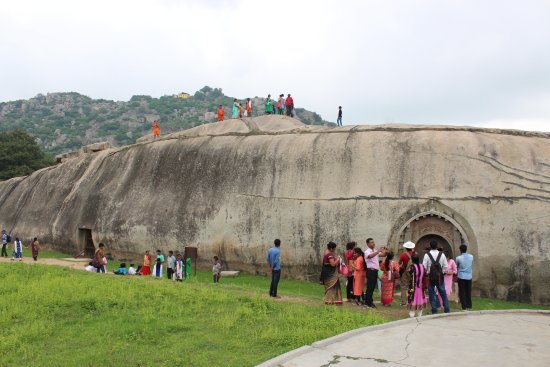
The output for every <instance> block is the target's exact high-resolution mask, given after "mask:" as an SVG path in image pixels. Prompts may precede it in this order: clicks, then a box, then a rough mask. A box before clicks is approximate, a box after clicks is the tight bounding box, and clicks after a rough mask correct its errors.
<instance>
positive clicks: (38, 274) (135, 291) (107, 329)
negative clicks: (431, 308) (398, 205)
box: [0, 262, 385, 366]
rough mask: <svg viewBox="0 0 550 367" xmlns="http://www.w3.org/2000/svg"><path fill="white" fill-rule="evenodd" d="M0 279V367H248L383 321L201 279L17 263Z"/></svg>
mask: <svg viewBox="0 0 550 367" xmlns="http://www.w3.org/2000/svg"><path fill="white" fill-rule="evenodd" d="M0 279H2V281H1V282H0V330H2V333H1V334H2V335H1V342H2V348H3V350H4V352H3V353H1V354H0V365H1V366H118V365H132V366H174V365H179V366H184V365H185V366H210V365H216V364H223V365H224V366H253V365H255V364H257V363H260V362H262V361H264V360H266V359H269V358H271V357H274V356H276V355H278V354H281V353H283V352H285V351H288V350H291V349H294V348H297V347H299V346H302V345H305V344H308V343H311V342H313V341H315V340H319V339H323V338H326V337H329V336H332V335H336V334H338V333H341V332H343V331H346V330H350V329H354V328H357V327H360V326H367V325H373V324H377V323H381V322H384V321H385V320H384V318H383V317H382V316H380V315H377V314H374V313H371V314H366V313H361V312H357V311H354V310H352V309H344V308H335V307H324V306H322V305H321V304H318V303H315V304H310V303H307V302H305V303H301V302H284V301H278V300H277V301H276V300H271V299H269V298H268V297H265V296H264V295H262V294H263V293H265V292H262V294H260V293H259V292H252V291H253V288H254V287H250V286H248V285H244V284H241V285H239V284H235V285H231V284H225V285H224V284H221V285H214V284H202V283H201V282H200V280H199V279H196V280H195V281H191V282H188V283H184V284H183V285H182V284H176V283H174V282H169V281H166V280H164V281H162V280H157V279H152V278H149V277H147V278H145V277H116V276H105V275H98V274H95V273H86V272H83V271H78V270H71V269H66V268H63V267H56V266H45V265H35V264H33V265H28V264H22V263H18V262H16V263H3V264H0ZM241 279H244V277H243V278H241ZM265 281H267V280H265ZM264 285H265V284H264ZM264 289H265V287H264ZM243 290H244V291H243ZM318 290H319V288H318Z"/></svg>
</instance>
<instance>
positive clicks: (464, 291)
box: [458, 278, 472, 310]
mask: <svg viewBox="0 0 550 367" xmlns="http://www.w3.org/2000/svg"><path fill="white" fill-rule="evenodd" d="M458 298H460V304H461V305H462V309H463V310H466V309H471V308H472V280H471V279H468V280H467V279H460V278H459V279H458Z"/></svg>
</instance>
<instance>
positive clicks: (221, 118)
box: [218, 105, 225, 122]
mask: <svg viewBox="0 0 550 367" xmlns="http://www.w3.org/2000/svg"><path fill="white" fill-rule="evenodd" d="M224 114H225V111H224V109H223V107H222V105H220V106H219V107H218V122H220V121H223V118H224Z"/></svg>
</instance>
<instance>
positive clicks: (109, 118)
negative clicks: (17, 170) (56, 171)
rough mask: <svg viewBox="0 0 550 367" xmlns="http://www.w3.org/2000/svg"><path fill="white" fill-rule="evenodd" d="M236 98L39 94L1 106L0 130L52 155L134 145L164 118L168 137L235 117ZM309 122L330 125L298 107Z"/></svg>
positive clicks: (257, 104) (205, 93)
mask: <svg viewBox="0 0 550 367" xmlns="http://www.w3.org/2000/svg"><path fill="white" fill-rule="evenodd" d="M252 101H253V106H254V116H256V115H257V114H259V113H263V109H264V103H265V99H264V98H258V97H255V98H252ZM232 103H233V97H229V96H226V95H224V94H223V92H222V90H221V89H219V88H210V87H204V88H202V89H201V90H199V91H197V92H196V93H195V94H194V95H191V96H190V97H189V98H186V99H183V98H177V97H176V96H162V97H160V98H153V97H150V96H133V97H132V98H131V99H130V100H129V101H128V102H124V101H109V100H104V99H92V98H90V97H87V96H84V95H81V94H79V93H74V92H70V93H48V94H47V95H42V94H39V95H37V96H36V97H34V98H31V99H29V100H18V101H11V102H3V103H0V131H7V130H14V129H18V128H22V129H25V130H27V131H28V132H29V133H30V134H31V135H33V136H34V137H35V138H36V139H37V141H38V143H39V144H40V145H41V146H42V147H43V148H44V149H45V150H46V151H47V152H48V153H51V154H58V153H63V152H67V151H71V150H77V149H79V148H80V147H81V146H83V145H86V144H91V143H96V142H100V141H109V142H111V144H113V145H114V146H121V145H126V144H132V143H134V142H135V140H136V139H137V138H139V137H141V136H143V135H145V134H149V133H151V125H152V122H153V120H156V119H158V120H159V122H160V127H161V131H162V133H163V134H164V133H170V132H174V131H179V130H183V129H187V128H190V127H194V126H197V125H201V124H204V123H208V122H212V121H215V119H216V111H217V108H218V106H219V105H220V104H221V105H223V106H224V107H225V111H226V113H225V114H226V117H228V116H230V115H231V106H232ZM296 114H297V117H298V119H300V120H301V121H302V122H303V123H306V124H326V123H327V122H326V121H324V120H323V119H322V118H321V116H319V115H318V114H317V113H315V112H310V111H307V110H305V109H303V108H297V109H296Z"/></svg>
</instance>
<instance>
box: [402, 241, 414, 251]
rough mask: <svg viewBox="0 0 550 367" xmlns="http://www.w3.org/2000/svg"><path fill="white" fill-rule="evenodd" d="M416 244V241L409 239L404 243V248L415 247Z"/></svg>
mask: <svg viewBox="0 0 550 367" xmlns="http://www.w3.org/2000/svg"><path fill="white" fill-rule="evenodd" d="M415 246H416V245H415V244H414V242H411V241H407V242H405V243H404V244H403V247H404V248H408V249H409V250H411V249H413V248H414V247H415Z"/></svg>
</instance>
